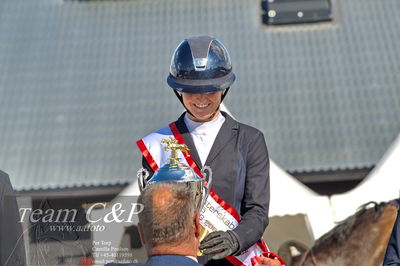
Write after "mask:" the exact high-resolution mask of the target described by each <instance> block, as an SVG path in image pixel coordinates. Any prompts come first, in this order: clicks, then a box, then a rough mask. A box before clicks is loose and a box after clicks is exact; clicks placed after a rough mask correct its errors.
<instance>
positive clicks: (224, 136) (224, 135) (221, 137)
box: [189, 111, 239, 165]
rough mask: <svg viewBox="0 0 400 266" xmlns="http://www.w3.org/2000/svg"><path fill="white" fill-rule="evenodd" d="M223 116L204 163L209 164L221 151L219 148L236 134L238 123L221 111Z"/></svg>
mask: <svg viewBox="0 0 400 266" xmlns="http://www.w3.org/2000/svg"><path fill="white" fill-rule="evenodd" d="M221 113H222V115H223V116H224V117H225V122H224V124H223V125H222V127H221V129H220V130H219V132H218V134H217V137H216V138H215V141H214V144H213V145H212V147H211V150H210V153H209V154H208V157H207V160H206V163H205V164H206V165H211V162H212V161H213V160H214V158H215V157H216V156H217V155H218V154H219V153H220V152H221V150H222V149H223V148H224V147H225V146H226V145H227V143H228V142H229V141H231V139H233V138H234V137H235V136H237V131H238V129H239V124H238V122H237V121H236V120H234V119H233V118H232V117H230V116H229V115H228V114H227V113H225V112H222V111H221ZM189 135H190V134H189Z"/></svg>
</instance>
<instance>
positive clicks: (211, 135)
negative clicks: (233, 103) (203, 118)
mask: <svg viewBox="0 0 400 266" xmlns="http://www.w3.org/2000/svg"><path fill="white" fill-rule="evenodd" d="M184 121H185V124H186V126H187V128H188V130H189V133H190V135H192V138H193V142H194V145H195V146H196V150H197V153H198V154H199V157H200V161H201V164H202V165H204V164H205V162H206V160H207V157H208V154H209V153H210V150H211V147H212V145H213V144H214V141H215V138H216V137H217V134H218V132H219V130H220V129H221V127H222V124H223V123H224V122H225V117H224V116H223V115H222V114H221V113H219V114H218V116H217V117H216V118H215V119H213V120H211V121H209V122H195V121H193V120H190V118H189V117H188V115H187V114H186V115H185V117H184Z"/></svg>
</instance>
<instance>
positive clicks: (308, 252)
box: [299, 248, 318, 266]
mask: <svg viewBox="0 0 400 266" xmlns="http://www.w3.org/2000/svg"><path fill="white" fill-rule="evenodd" d="M308 254H310V256H311V262H312V264H313V265H314V266H318V264H317V261H316V260H315V257H314V252H313V251H312V248H310V249H309V250H307V251H306V253H305V254H304V256H303V258H302V259H301V261H300V263H299V265H300V266H303V263H304V262H305V261H306V258H307V256H308Z"/></svg>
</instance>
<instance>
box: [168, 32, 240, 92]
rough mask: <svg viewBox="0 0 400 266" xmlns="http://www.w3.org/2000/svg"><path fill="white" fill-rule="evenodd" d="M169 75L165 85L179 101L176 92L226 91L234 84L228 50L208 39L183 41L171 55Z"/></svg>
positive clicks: (212, 39) (210, 38)
mask: <svg viewBox="0 0 400 266" xmlns="http://www.w3.org/2000/svg"><path fill="white" fill-rule="evenodd" d="M169 72H170V73H169V76H168V78H167V82H168V85H169V86H170V87H172V88H173V89H174V92H175V93H176V95H177V96H178V98H179V99H181V96H180V94H179V92H187V93H193V94H208V93H213V92H216V91H219V90H224V89H229V87H230V86H231V85H232V83H233V82H234V81H235V74H234V73H233V72H232V65H231V59H230V57H229V54H228V51H227V50H226V48H225V47H224V45H223V44H222V43H221V42H220V41H218V40H217V39H215V38H213V37H210V36H194V37H190V38H188V39H185V40H183V41H182V42H181V43H180V44H179V46H178V47H177V48H176V50H175V52H174V54H173V56H172V59H171V66H170V71H169ZM225 94H226V92H225ZM224 96H225V95H224Z"/></svg>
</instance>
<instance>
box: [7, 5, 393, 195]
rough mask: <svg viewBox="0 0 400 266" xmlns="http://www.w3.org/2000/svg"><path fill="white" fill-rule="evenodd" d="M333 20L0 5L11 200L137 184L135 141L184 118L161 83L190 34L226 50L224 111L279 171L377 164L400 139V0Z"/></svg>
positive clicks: (251, 9)
mask: <svg viewBox="0 0 400 266" xmlns="http://www.w3.org/2000/svg"><path fill="white" fill-rule="evenodd" d="M334 3H338V1H335V2H334ZM339 11H340V12H339V14H337V17H336V19H335V21H334V22H333V23H323V24H320V25H301V26H286V27H280V28H277V27H275V28H272V29H271V28H268V27H266V26H263V25H261V16H260V14H261V10H260V2H259V1H255V0H218V1H214V0H204V1H188V0H134V1H133V0H132V1H91V2H85V1H62V0H35V1H32V0H12V1H0V62H1V63H0V125H1V130H0V140H1V145H0V169H2V170H4V171H6V172H8V173H9V174H10V177H11V180H12V182H13V184H14V186H15V188H16V189H18V190H23V189H51V188H67V187H77V186H78V187H79V186H98V185H109V184H118V183H125V182H130V181H132V180H133V179H134V178H135V175H136V170H137V169H138V168H139V164H140V156H139V152H138V151H137V149H136V145H135V141H136V140H137V139H138V138H140V137H141V136H144V135H146V134H147V133H149V132H151V131H153V130H156V129H158V128H160V127H161V126H163V125H164V124H166V123H168V122H170V121H172V120H174V119H175V118H176V117H177V116H178V115H179V114H180V112H181V111H182V107H181V106H180V104H179V102H178V101H177V100H176V98H175V96H174V95H173V93H172V91H171V89H169V88H168V87H167V84H166V82H165V78H166V76H167V72H168V68H169V61H170V57H171V54H172V52H173V50H174V49H175V47H176V46H177V45H178V44H179V42H180V41H181V40H182V39H183V38H185V37H187V36H190V35H195V34H209V35H213V36H215V37H217V38H218V39H220V40H221V41H222V42H223V43H224V44H225V45H226V46H227V48H228V50H229V51H230V53H231V57H232V61H233V64H234V71H235V73H236V74H237V77H238V79H237V81H236V83H235V84H234V85H233V87H232V88H231V90H230V92H229V95H228V97H227V98H226V105H227V107H228V108H229V110H230V111H231V113H232V114H233V115H234V116H235V117H236V118H237V119H238V120H239V121H242V122H245V123H247V124H251V125H253V126H256V127H258V128H259V129H261V130H262V131H263V132H264V133H265V135H266V139H267V143H268V146H269V150H270V154H271V157H272V159H273V160H274V161H275V162H276V163H278V164H279V165H280V166H282V167H283V168H284V169H286V170H288V171H299V172H300V171H318V170H332V169H333V170H334V169H354V168H362V167H370V166H373V165H374V164H375V163H376V162H377V161H378V160H379V159H380V158H381V156H382V155H383V153H384V152H385V150H386V149H387V148H388V147H389V146H390V144H391V142H392V141H393V140H394V138H395V137H396V136H397V134H398V133H399V132H400V85H399V84H400V75H399V70H400V45H399V43H400V27H399V26H398V25H399V24H400V17H399V16H398V14H399V12H400V2H399V1H398V0H385V1H374V0H363V1H358V0H346V1H344V0H342V1H340V7H339Z"/></svg>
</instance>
